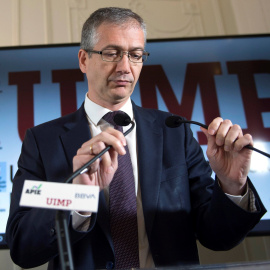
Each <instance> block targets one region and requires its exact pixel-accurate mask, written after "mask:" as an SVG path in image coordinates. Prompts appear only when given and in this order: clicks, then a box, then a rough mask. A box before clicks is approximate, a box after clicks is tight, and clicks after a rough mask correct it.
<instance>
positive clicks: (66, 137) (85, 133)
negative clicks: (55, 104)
mask: <svg viewBox="0 0 270 270" xmlns="http://www.w3.org/2000/svg"><path fill="white" fill-rule="evenodd" d="M64 128H65V129H66V132H65V133H64V134H63V135H62V136H61V141H62V144H63V147H64V150H65V153H66V156H67V160H68V162H69V165H70V166H71V167H72V159H73V157H74V156H75V155H76V153H77V150H78V149H79V148H80V147H81V146H82V144H83V143H84V142H86V141H88V140H90V138H91V134H90V129H89V124H88V121H87V117H86V113H85V110H84V108H83V106H81V108H80V109H79V110H78V111H77V112H76V113H75V114H74V117H73V118H71V120H70V121H69V122H67V123H65V125H64Z"/></svg>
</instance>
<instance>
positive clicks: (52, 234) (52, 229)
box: [50, 228, 56, 236]
mask: <svg viewBox="0 0 270 270" xmlns="http://www.w3.org/2000/svg"><path fill="white" fill-rule="evenodd" d="M55 233H56V232H55V229H54V228H51V229H50V236H54V235H55Z"/></svg>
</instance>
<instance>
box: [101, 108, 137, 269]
mask: <svg viewBox="0 0 270 270" xmlns="http://www.w3.org/2000/svg"><path fill="white" fill-rule="evenodd" d="M117 113H124V112H121V111H116V112H109V113H107V114H106V115H104V116H103V119H104V120H106V121H107V122H108V123H110V124H112V125H113V126H114V128H115V129H117V130H119V131H121V132H123V128H122V127H121V126H117V125H116V124H115V123H114V121H113V117H114V116H115V114H117ZM125 150H126V154H125V155H124V156H121V155H118V169H117V170H116V172H115V175H114V177H113V180H112V182H111V184H110V186H109V197H110V201H109V207H110V227H111V235H112V240H113V245H114V251H115V268H116V269H123V268H140V263H139V248H138V225H137V202H136V194H135V182H134V175H133V169H132V163H131V158H130V154H129V151H128V147H127V146H126V147H125Z"/></svg>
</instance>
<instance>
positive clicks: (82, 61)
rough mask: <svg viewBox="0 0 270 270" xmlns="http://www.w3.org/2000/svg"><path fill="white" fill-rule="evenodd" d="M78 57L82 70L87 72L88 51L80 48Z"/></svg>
mask: <svg viewBox="0 0 270 270" xmlns="http://www.w3.org/2000/svg"><path fill="white" fill-rule="evenodd" d="M78 58H79V66H80V70H81V72H82V73H86V60H87V58H88V54H87V52H86V51H85V50H83V49H80V50H79V53H78Z"/></svg>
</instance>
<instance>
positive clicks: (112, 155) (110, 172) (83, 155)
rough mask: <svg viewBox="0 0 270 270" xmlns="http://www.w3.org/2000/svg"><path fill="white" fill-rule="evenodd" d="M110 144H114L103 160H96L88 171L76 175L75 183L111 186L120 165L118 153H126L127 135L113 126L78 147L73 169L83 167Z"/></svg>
mask: <svg viewBox="0 0 270 270" xmlns="http://www.w3.org/2000/svg"><path fill="white" fill-rule="evenodd" d="M108 145H111V146H112V147H111V149H110V150H109V151H108V152H106V153H105V154H104V155H102V158H101V160H96V161H95V162H94V163H93V164H92V165H91V167H90V168H88V171H87V172H85V173H83V174H81V175H79V176H77V177H75V178H74V179H73V181H72V183H73V184H81V185H92V186H99V187H100V190H102V189H104V188H106V187H107V186H109V184H110V183H111V181H112V179H113V176H114V173H115V171H116V170H117V167H118V154H120V155H124V154H125V153H126V151H125V148H124V146H125V145H126V139H125V136H124V135H123V133H122V132H120V131H117V130H115V129H113V128H111V127H109V128H107V129H106V130H105V131H103V132H101V133H100V134H98V135H97V136H95V137H93V138H92V139H91V140H89V141H87V142H85V143H84V144H83V145H82V146H81V148H79V149H78V151H77V154H76V156H74V158H73V171H76V170H77V169H79V168H81V167H82V166H83V165H84V164H86V163H87V162H88V161H89V160H90V159H92V158H94V157H95V156H96V155H98V154H99V153H100V152H101V151H102V150H103V149H105V148H106V147H107V146H108Z"/></svg>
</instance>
